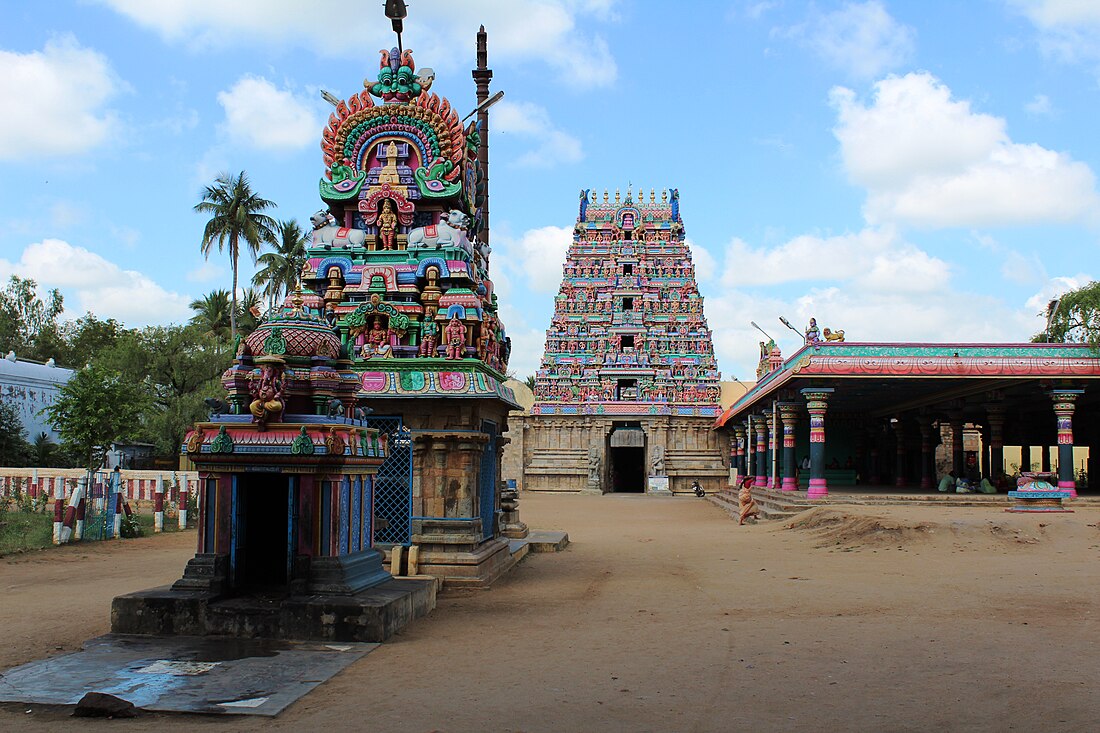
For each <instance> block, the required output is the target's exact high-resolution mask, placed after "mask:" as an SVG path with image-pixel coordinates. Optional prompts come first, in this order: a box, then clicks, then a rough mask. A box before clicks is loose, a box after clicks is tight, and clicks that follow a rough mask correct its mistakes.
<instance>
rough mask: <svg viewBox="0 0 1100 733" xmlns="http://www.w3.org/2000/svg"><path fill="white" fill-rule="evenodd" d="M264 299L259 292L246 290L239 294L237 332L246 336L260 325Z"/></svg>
mask: <svg viewBox="0 0 1100 733" xmlns="http://www.w3.org/2000/svg"><path fill="white" fill-rule="evenodd" d="M263 306H264V297H263V295H262V294H261V293H260V291H259V290H256V289H255V288H247V289H246V290H245V291H244V292H243V293H241V302H240V305H239V306H238V307H237V324H238V329H237V330H238V331H239V332H240V333H241V334H242V335H245V336H247V335H248V334H250V333H252V332H253V331H255V330H256V326H259V325H260V316H262V315H263V310H264V307H263Z"/></svg>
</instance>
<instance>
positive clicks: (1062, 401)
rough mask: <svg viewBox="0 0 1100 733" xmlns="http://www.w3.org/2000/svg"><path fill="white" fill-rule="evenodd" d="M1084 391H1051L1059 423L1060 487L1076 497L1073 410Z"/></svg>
mask: <svg viewBox="0 0 1100 733" xmlns="http://www.w3.org/2000/svg"><path fill="white" fill-rule="evenodd" d="M1084 392H1085V390H1083V389H1054V390H1051V391H1050V399H1051V400H1052V401H1053V402H1054V414H1055V416H1056V418H1057V425H1058V488H1059V489H1062V490H1064V491H1068V492H1069V493H1070V496H1071V497H1074V498H1076V496H1077V482H1076V480H1075V476H1074V472H1073V410H1074V408H1075V407H1076V402H1077V398H1078V396H1080V395H1082V394H1084ZM1048 450H1049V448H1048Z"/></svg>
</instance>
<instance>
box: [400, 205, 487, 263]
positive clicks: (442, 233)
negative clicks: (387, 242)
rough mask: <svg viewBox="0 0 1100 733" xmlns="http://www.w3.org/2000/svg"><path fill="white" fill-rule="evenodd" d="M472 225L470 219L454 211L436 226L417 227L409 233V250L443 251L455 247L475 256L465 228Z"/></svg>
mask: <svg viewBox="0 0 1100 733" xmlns="http://www.w3.org/2000/svg"><path fill="white" fill-rule="evenodd" d="M469 225H470V217H469V216H467V215H466V214H464V213H462V212H461V211H458V210H457V209H452V210H451V211H450V212H448V213H447V218H446V219H441V220H440V222H439V223H438V224H436V225H435V226H427V227H417V228H416V229H413V230H411V231H410V232H409V249H442V248H444V247H455V248H458V249H462V250H465V252H466V253H467V254H469V255H471V256H472V255H473V245H471V244H470V240H469V239H468V238H467V237H466V231H465V228H466V227H468V226H469Z"/></svg>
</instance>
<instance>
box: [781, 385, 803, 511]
mask: <svg viewBox="0 0 1100 733" xmlns="http://www.w3.org/2000/svg"><path fill="white" fill-rule="evenodd" d="M801 409H802V405H800V404H798V403H797V402H780V403H779V415H780V418H781V419H782V420H783V485H782V487H781V488H782V490H783V491H797V490H798V479H797V478H796V477H795V455H794V437H795V435H794V429H795V425H797V424H798V413H799V411H800V410H801Z"/></svg>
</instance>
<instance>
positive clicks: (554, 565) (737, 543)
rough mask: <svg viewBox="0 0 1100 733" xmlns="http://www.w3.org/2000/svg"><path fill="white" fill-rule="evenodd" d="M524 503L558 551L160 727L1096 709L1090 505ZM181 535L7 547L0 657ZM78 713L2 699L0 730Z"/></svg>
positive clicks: (992, 722) (823, 722) (825, 717)
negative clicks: (1026, 508)
mask: <svg viewBox="0 0 1100 733" xmlns="http://www.w3.org/2000/svg"><path fill="white" fill-rule="evenodd" d="M521 512H522V515H523V517H524V519H525V521H527V522H529V523H530V524H532V526H538V527H541V528H547V529H551V528H559V529H566V530H568V531H569V533H570V537H571V538H572V540H573V545H572V546H571V547H570V549H569V550H567V551H566V552H564V553H561V554H557V555H534V556H530V557H529V558H528V559H527V560H525V561H524V562H523V563H522V564H521V565H520V566H519V567H518V568H516V569H515V570H514V571H513V572H512V573H511V574H510V575H509V576H508V577H507V578H506V579H505V580H503V581H502V582H500V583H499V584H498V585H497V586H496V587H494V588H493V589H492V590H491V591H485V592H472V593H465V594H462V595H448V596H444V597H443V598H442V599H441V602H440V604H439V608H438V609H437V610H436V611H435V612H434V613H433V614H432V615H431V616H430V617H429V618H427V619H424V620H421V621H419V622H417V623H415V624H414V625H413V626H412V627H410V628H409V629H408V630H407V631H406V632H405V633H404V634H402V635H400V636H398V637H397V638H396V639H394V640H393V641H391V642H389V643H387V644H385V645H383V646H382V647H381V648H380V649H378V650H377V651H375V652H374V653H372V654H370V655H369V656H367V657H366V658H365V659H364V660H362V661H361V662H359V663H357V664H356V665H354V666H353V667H351V668H350V669H349V670H347V671H346V672H345V673H343V674H341V675H339V676H338V677H336V678H335V679H333V680H331V681H330V682H329V683H327V684H325V685H323V686H322V687H320V688H318V690H316V691H315V692H314V693H312V694H311V695H309V696H307V697H306V698H304V699H303V700H302V701H300V702H299V703H297V704H296V705H294V706H293V707H291V708H290V709H289V710H288V711H286V712H285V713H284V714H283V715H282V716H280V717H279V718H277V719H275V720H274V721H271V720H248V719H240V718H237V719H226V718H217V719H214V718H196V717H189V716H157V720H156V722H155V725H156V726H157V727H158V728H165V729H173V730H174V729H181V730H182V729H185V728H186V729H191V728H194V727H202V728H207V727H210V728H221V729H223V730H227V731H228V730H234V731H236V730H256V729H260V728H263V729H266V730H286V731H292V730H306V729H309V730H326V729H327V730H333V731H335V730H377V731H387V732H388V733H397V732H399V731H435V730H438V731H450V732H454V731H483V730H491V731H600V732H601V733H609V732H611V731H724V730H749V731H762V730H816V731H834V730H838V731H839V730H853V731H931V730H939V731H954V730H966V731H998V732H1000V731H1006V730H1019V731H1035V730H1043V731H1093V730H1096V721H1097V720H1100V694H1097V692H1096V687H1095V685H1096V680H1097V679H1100V654H1098V652H1100V648H1098V644H1100V625H1098V624H1097V615H1098V614H1100V584H1098V582H1097V581H1098V580H1100V571H1098V567H1100V565H1098V563H1097V561H1098V560H1100V531H1098V530H1097V527H1096V524H1097V520H1098V519H1100V511H1098V510H1095V509H1088V510H1082V511H1079V512H1077V513H1076V514H1066V515H1059V516H1054V517H1018V516H1012V515H1006V514H1004V513H1003V512H1000V511H999V510H993V509H978V508H960V509H949V508H944V507H932V508H919V509H912V510H901V509H885V510H884V508H883V507H873V508H865V509H860V510H852V511H851V512H847V513H842V514H840V515H838V514H837V513H835V512H829V511H824V512H823V511H820V510H819V511H818V513H817V514H816V515H815V516H812V517H808V518H807V517H803V518H804V519H805V520H806V521H805V522H804V524H805V525H807V526H805V527H804V528H801V529H784V528H783V527H782V525H780V524H776V523H766V522H765V523H760V524H757V525H755V526H746V527H738V526H737V525H736V523H735V522H733V521H731V520H730V519H729V518H728V517H727V516H726V515H725V514H724V513H723V512H722V511H721V510H719V509H717V508H716V507H714V506H713V505H711V504H710V503H709V502H706V501H704V500H698V499H695V498H694V497H691V498H675V499H660V498H653V497H638V496H606V497H588V496H563V495H559V496H531V495H525V497H524V499H523V502H522V504H521ZM1040 525H1047V526H1040ZM189 537H190V535H189ZM181 539H182V538H181ZM181 539H176V538H167V541H166V542H162V541H160V538H157V541H149V542H148V545H147V546H143V547H140V548H139V546H138V545H131V546H126V547H125V548H123V549H121V550H119V549H117V548H112V549H110V550H107V551H105V552H95V551H91V550H88V551H84V552H80V551H74V552H71V553H69V554H68V555H65V554H63V553H67V552H69V551H68V550H65V551H63V553H43V554H40V555H38V556H33V557H29V558H25V559H23V560H16V561H4V560H0V588H3V589H4V595H3V596H2V599H3V600H2V601H0V604H2V605H0V622H3V623H4V624H5V628H6V629H7V630H8V635H9V638H12V639H13V640H15V641H16V648H15V650H14V651H13V650H12V649H4V650H3V651H2V652H0V661H2V663H3V664H5V665H7V664H16V663H19V662H22V661H26V660H28V659H31V658H33V657H35V656H39V655H41V654H42V653H44V652H46V651H50V650H52V648H53V647H54V646H56V645H58V643H61V645H62V646H64V647H65V648H66V649H71V648H76V646H77V645H78V643H79V641H80V640H82V639H84V638H87V637H89V636H92V635H95V634H97V633H102V632H103V631H105V630H106V628H107V617H108V611H109V600H110V597H111V596H113V595H115V594H117V593H122V592H126V591H129V590H132V589H136V588H140V587H145V586H149V585H154V584H157V583H163V582H167V581H169V580H171V579H173V578H174V577H176V576H178V574H179V572H180V570H181V568H182V565H183V562H184V561H185V559H186V557H187V556H188V555H189V554H190V552H191V548H190V544H189V541H187V540H182V541H181ZM170 545H171V546H170ZM138 549H140V550H141V551H140V553H139V552H137V551H136V550H138ZM39 558H41V559H39ZM47 579H49V580H47ZM63 579H68V580H70V582H71V583H72V585H71V586H70V590H69V591H68V593H62V592H59V591H58V590H57V589H56V588H55V586H56V584H57V581H60V580H63ZM35 581H37V582H35ZM51 581H52V582H51ZM32 582H33V585H32ZM74 617H75V618H77V619H79V620H80V622H79V623H78V625H77V627H76V628H74V629H72V630H68V629H66V628H64V627H65V626H66V624H67V623H68V622H69V621H71V620H72V618H74ZM58 639H63V640H64V641H63V642H58V641H57V640H58ZM75 724H76V722H75V721H70V720H69V719H68V718H66V717H64V713H63V712H58V711H51V710H44V709H35V710H34V712H32V713H31V714H25V713H24V712H23V710H22V709H18V710H17V709H14V708H12V707H8V708H6V709H2V710H0V729H4V730H10V729H23V728H25V729H28V730H31V729H37V730H46V729H56V728H57V727H59V726H62V727H64V726H68V725H73V726H74V727H75ZM81 725H82V726H83V725H87V723H81ZM98 725H110V723H102V724H98ZM98 725H93V727H98ZM114 725H116V726H118V725H125V723H115V724H114ZM143 727H144V726H143Z"/></svg>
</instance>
